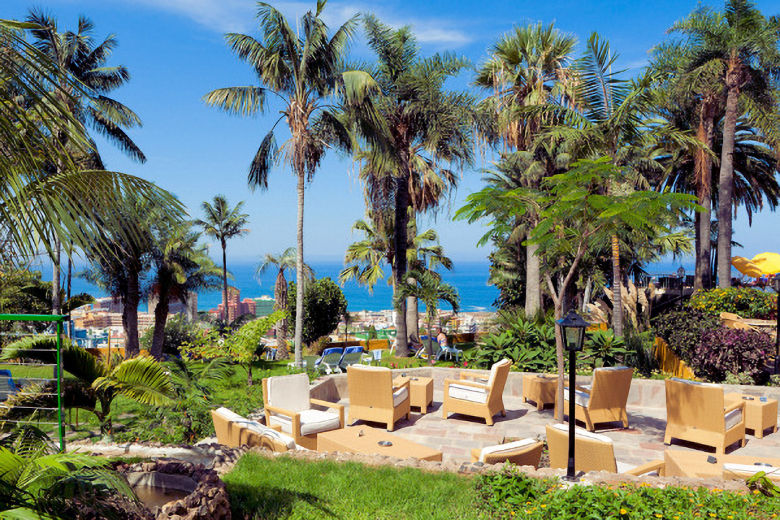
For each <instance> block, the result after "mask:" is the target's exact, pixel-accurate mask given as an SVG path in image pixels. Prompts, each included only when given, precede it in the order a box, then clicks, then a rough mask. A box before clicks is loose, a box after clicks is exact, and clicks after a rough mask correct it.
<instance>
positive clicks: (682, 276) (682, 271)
mask: <svg viewBox="0 0 780 520" xmlns="http://www.w3.org/2000/svg"><path fill="white" fill-rule="evenodd" d="M677 278H678V279H679V280H680V308H681V309H682V306H683V295H684V294H685V293H684V292H683V289H684V287H685V268H684V267H683V266H680V268H679V269H677Z"/></svg>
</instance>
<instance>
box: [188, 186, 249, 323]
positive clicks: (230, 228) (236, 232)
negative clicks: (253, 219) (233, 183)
mask: <svg viewBox="0 0 780 520" xmlns="http://www.w3.org/2000/svg"><path fill="white" fill-rule="evenodd" d="M243 205H244V201H241V202H239V203H238V204H236V205H235V206H234V207H233V208H231V207H230V205H229V204H228V201H227V199H226V198H225V196H224V195H215V196H214V205H213V206H212V205H211V204H209V202H208V201H205V202H203V205H202V206H201V207H202V208H203V213H204V214H205V218H204V220H200V219H198V220H196V221H195V225H196V226H200V227H202V228H203V232H204V233H206V235H207V236H210V237H213V238H215V239H217V240H219V245H220V246H221V247H222V301H223V302H224V305H225V307H224V308H223V309H222V312H223V316H222V319H223V320H226V321H227V318H228V316H227V301H228V284H227V256H226V250H227V241H228V240H230V239H231V238H235V237H240V236H243V235H245V234H247V233H249V230H248V229H244V226H246V225H247V224H248V223H249V215H248V214H246V213H241V206H243Z"/></svg>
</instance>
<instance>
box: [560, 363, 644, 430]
mask: <svg viewBox="0 0 780 520" xmlns="http://www.w3.org/2000/svg"><path fill="white" fill-rule="evenodd" d="M633 375H634V369H633V368H629V367H609V368H597V369H596V370H594V371H593V384H592V385H589V386H580V385H577V386H576V387H575V389H574V392H575V394H574V405H575V406H574V416H575V419H576V420H577V421H582V422H584V423H585V426H586V428H587V429H588V430H590V431H594V430H595V425H596V424H599V423H609V422H619V423H622V424H623V428H628V415H627V414H626V402H627V401H628V391H629V390H630V388H631V377H632V376H633ZM563 400H564V405H563V413H564V415H568V414H569V387H568V385H567V386H566V388H565V390H564V394H563Z"/></svg>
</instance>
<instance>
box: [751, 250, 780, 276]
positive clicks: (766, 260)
mask: <svg viewBox="0 0 780 520" xmlns="http://www.w3.org/2000/svg"><path fill="white" fill-rule="evenodd" d="M751 262H753V263H754V264H755V265H756V266H758V268H759V269H761V272H762V273H763V274H775V273H780V255H779V254H777V253H761V254H760V255H756V256H754V257H753V259H752V260H751Z"/></svg>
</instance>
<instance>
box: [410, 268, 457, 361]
mask: <svg viewBox="0 0 780 520" xmlns="http://www.w3.org/2000/svg"><path fill="white" fill-rule="evenodd" d="M408 274H409V278H410V279H412V280H414V282H413V283H409V282H403V284H402V285H400V286H399V287H398V289H397V291H396V295H395V298H396V299H397V300H399V299H401V298H404V299H405V298H408V297H409V296H414V297H415V298H417V299H419V300H421V301H422V302H423V303H424V304H425V315H426V320H427V322H428V323H427V325H428V327H427V328H428V349H427V350H428V359H433V335H432V332H433V331H432V329H431V324H432V323H433V320H434V319H435V318H436V315H437V309H438V307H439V301H445V302H447V303H448V304H450V306H451V307H452V311H453V312H455V313H457V312H458V310H459V309H460V305H459V304H460V298H459V297H458V291H457V290H456V289H455V288H454V287H453V286H451V285H450V284H447V283H444V282H443V281H442V279H441V277H440V276H438V275H437V274H436V273H434V272H433V271H417V270H415V269H411V270H410V271H409V272H408Z"/></svg>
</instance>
